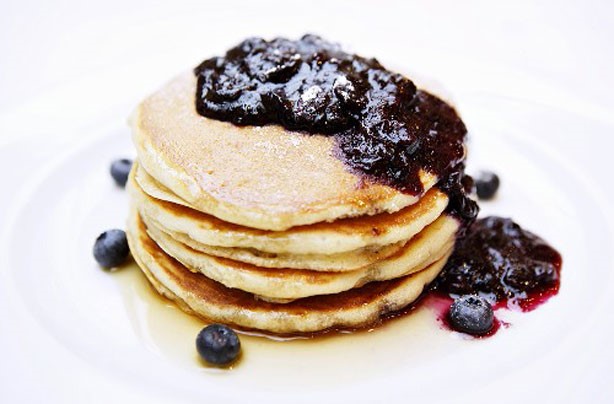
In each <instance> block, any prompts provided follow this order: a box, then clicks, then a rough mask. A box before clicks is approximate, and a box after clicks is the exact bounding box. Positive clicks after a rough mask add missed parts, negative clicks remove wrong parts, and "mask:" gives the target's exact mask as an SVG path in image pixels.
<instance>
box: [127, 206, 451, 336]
mask: <svg viewBox="0 0 614 404" xmlns="http://www.w3.org/2000/svg"><path fill="white" fill-rule="evenodd" d="M127 235H128V242H129V244H130V248H131V251H132V254H133V256H134V258H135V260H136V261H137V263H138V265H139V267H140V268H141V270H142V271H143V273H144V274H145V275H146V277H147V278H148V279H149V281H150V282H151V284H152V285H153V286H154V287H155V288H156V289H157V290H158V292H159V293H161V294H162V295H164V296H166V297H168V298H169V299H171V300H173V301H175V302H176V303H177V304H178V305H179V306H180V307H181V308H182V309H183V310H185V311H187V312H190V313H193V314H196V315H198V316H200V317H202V318H204V319H206V320H207V321H215V322H221V323H225V324H229V325H234V326H237V327H240V328H243V329H250V330H260V331H265V332H270V333H275V334H293V333H313V332H319V331H324V330H329V329H338V328H341V329H344V328H352V329H353V328H363V327H367V326H371V325H374V324H376V323H377V322H378V321H379V320H380V319H381V318H382V317H383V316H385V315H386V314H388V313H391V312H395V311H398V310H401V309H403V308H404V307H406V306H408V305H410V304H411V303H412V302H414V301H415V300H416V299H417V298H418V297H419V296H420V294H421V293H422V292H423V290H424V288H425V287H426V285H428V284H429V283H430V282H431V281H432V280H433V279H435V277H436V276H437V275H438V274H439V272H440V271H441V269H442V268H443V266H444V265H445V263H446V261H447V259H448V257H449V254H447V255H446V256H444V257H443V258H441V259H440V260H439V261H437V262H435V263H433V264H431V265H430V266H429V267H427V268H425V269H424V270H422V271H420V272H417V273H414V274H411V275H408V276H405V277H402V278H397V279H394V280H390V281H381V282H371V283H368V284H366V285H364V286H362V287H360V288H356V289H351V290H349V291H346V292H342V293H338V294H333V295H324V296H315V297H308V298H303V299H298V300H295V301H292V302H290V303H286V304H279V303H270V302H265V301H262V300H258V299H256V298H255V296H254V295H252V294H250V293H247V292H244V291H241V290H238V289H230V288H227V287H225V286H223V285H221V284H220V283H217V282H215V281H213V280H211V279H208V278H207V277H205V276H204V275H202V274H198V273H193V272H191V271H189V270H188V269H187V268H185V267H184V266H183V265H181V264H180V263H179V262H178V261H176V260H175V259H173V258H172V257H170V256H169V255H167V254H166V253H165V252H164V251H163V250H162V249H161V248H160V247H158V245H157V244H156V243H155V242H154V241H153V240H152V239H151V238H150V237H149V236H148V234H147V229H146V227H145V224H144V223H143V222H142V221H141V219H140V216H139V215H138V213H137V212H136V210H135V209H133V210H132V212H131V215H130V219H129V223H128V231H127Z"/></svg>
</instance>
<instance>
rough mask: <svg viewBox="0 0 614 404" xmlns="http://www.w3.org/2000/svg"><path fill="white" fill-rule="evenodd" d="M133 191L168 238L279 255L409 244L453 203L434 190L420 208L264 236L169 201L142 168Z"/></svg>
mask: <svg viewBox="0 0 614 404" xmlns="http://www.w3.org/2000/svg"><path fill="white" fill-rule="evenodd" d="M129 188H130V193H131V196H132V198H133V200H134V201H135V203H136V205H137V206H138V208H139V210H140V212H141V214H142V215H143V216H146V217H150V218H152V219H154V220H155V221H156V222H157V223H159V225H160V227H161V228H163V229H164V230H165V231H167V232H168V233H182V234H185V235H188V236H189V237H190V238H191V239H193V240H194V241H195V242H198V243H202V244H205V245H208V246H218V247H233V248H238V247H240V248H251V249H256V250H258V251H263V252H269V253H276V254H284V253H287V254H318V255H324V254H336V253H344V252H355V251H356V250H358V249H361V248H365V247H374V246H389V245H391V244H395V243H397V242H401V241H402V242H404V241H407V240H409V239H410V238H411V237H413V236H414V235H416V234H417V233H419V232H420V231H421V230H422V229H423V228H424V227H425V226H427V225H428V224H430V223H432V222H433V221H435V220H436V219H437V218H438V217H439V216H440V215H441V214H442V212H443V211H444V209H445V208H446V206H447V204H448V197H447V195H446V194H445V193H443V192H441V191H439V190H437V189H432V190H430V191H429V192H427V193H426V194H425V195H424V196H423V197H422V198H421V199H420V200H419V201H418V202H417V203H415V204H413V205H411V206H408V207H406V208H404V209H402V210H400V211H397V212H395V213H381V214H378V215H373V216H361V217H356V218H347V219H340V220H336V221H334V222H330V223H329V222H322V223H316V224H312V225H307V226H298V227H293V228H291V229H288V230H286V231H265V230H259V229H253V228H249V227H245V226H238V225H234V224H231V223H228V222H225V221H223V220H220V219H218V218H216V217H214V216H212V215H208V214H203V213H201V212H198V211H197V210H195V209H194V208H189V207H186V206H182V204H181V202H179V201H175V202H174V203H173V202H168V201H169V200H171V199H173V198H176V197H174V196H173V194H172V193H171V192H170V191H169V190H166V189H164V188H162V187H161V186H160V185H158V184H157V183H156V182H155V180H153V179H152V178H151V176H149V175H148V174H147V173H146V172H145V171H144V170H143V167H141V166H140V164H138V163H137V164H136V165H135V169H133V171H132V172H131V176H130V181H129ZM373 250H375V249H372V251H373ZM392 252H394V251H392ZM376 258H377V257H376ZM364 264H366V262H365V263H363V265H364ZM303 268H305V267H303Z"/></svg>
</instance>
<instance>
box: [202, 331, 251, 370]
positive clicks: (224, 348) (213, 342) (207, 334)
mask: <svg viewBox="0 0 614 404" xmlns="http://www.w3.org/2000/svg"><path fill="white" fill-rule="evenodd" d="M196 350H197V351H198V353H199V354H200V356H201V357H202V358H203V359H204V360H205V361H207V362H208V363H210V364H212V365H217V366H223V365H228V364H230V363H231V362H233V361H234V360H235V359H237V356H239V352H240V351H241V342H240V341H239V337H238V336H237V334H236V333H235V332H234V331H233V330H232V329H231V328H228V327H226V326H225V325H223V324H211V325H208V326H206V327H205V328H203V329H202V330H201V331H200V332H199V333H198V336H197V337H196Z"/></svg>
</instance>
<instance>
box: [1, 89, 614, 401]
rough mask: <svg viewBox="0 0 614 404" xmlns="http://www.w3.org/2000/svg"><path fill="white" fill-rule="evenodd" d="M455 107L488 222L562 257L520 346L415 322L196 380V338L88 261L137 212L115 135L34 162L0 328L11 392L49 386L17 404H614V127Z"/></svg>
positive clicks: (123, 141)
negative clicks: (612, 150)
mask: <svg viewBox="0 0 614 404" xmlns="http://www.w3.org/2000/svg"><path fill="white" fill-rule="evenodd" d="M459 101H460V104H459V110H460V112H461V114H462V116H463V119H464V120H465V122H467V124H468V126H469V129H470V133H471V140H470V155H469V166H468V171H469V172H470V173H471V172H472V171H476V170H478V169H482V168H485V169H491V170H494V171H495V172H497V173H499V174H500V176H501V179H502V187H501V189H500V192H499V194H498V197H497V198H496V200H494V201H492V202H488V203H482V204H481V206H482V212H481V215H486V214H497V215H501V216H509V217H512V218H514V219H515V220H516V221H517V222H518V223H520V224H521V225H522V226H523V227H525V228H527V229H529V230H532V231H534V232H535V233H537V234H539V235H541V236H543V237H544V238H545V239H546V240H548V241H549V242H550V243H551V244H552V245H553V246H555V247H556V248H557V249H558V250H559V251H560V252H561V253H562V255H563V272H562V285H561V290H560V293H559V295H557V296H555V297H554V298H552V299H551V300H550V301H548V302H547V303H546V304H545V305H543V306H542V307H540V308H539V309H537V310H536V311H534V312H531V313H526V314H519V313H512V312H504V313H499V314H500V315H501V317H502V318H503V319H506V320H508V321H509V322H511V324H512V326H511V327H510V328H507V329H502V330H501V331H500V332H499V333H498V334H497V335H495V336H494V337H492V338H489V339H485V340H471V339H467V338H464V337H462V336H461V335H458V334H455V333H451V332H449V331H445V330H443V329H441V328H440V327H439V325H438V323H437V321H436V318H435V314H434V313H433V312H431V311H430V310H429V309H428V308H426V307H422V308H419V309H418V310H417V311H416V312H414V313H413V314H412V315H410V316H406V317H403V318H400V319H396V320H394V321H391V322H388V323H386V324H385V325H384V326H381V327H378V328H376V329H375V330H372V331H370V332H360V333H356V334H350V335H338V336H335V337H326V338H319V339H314V340H293V341H271V340H268V339H265V338H262V337H254V336H243V339H242V342H243V349H244V354H243V357H242V359H241V361H240V363H239V364H238V365H237V366H235V368H234V369H232V370H230V371H220V370H217V369H210V368H207V367H206V366H203V364H202V363H200V362H199V361H198V359H197V357H196V354H195V350H194V338H195V336H196V333H197V332H198V330H199V329H200V328H201V327H202V326H203V323H202V322H200V321H199V320H196V319H194V318H192V317H190V316H187V315H185V314H183V313H182V312H181V311H179V310H178V309H176V308H175V307H174V306H173V305H172V304H170V303H169V302H167V301H164V300H162V299H159V298H156V297H155V295H154V292H153V291H152V290H150V289H149V287H148V285H147V284H146V282H145V280H144V278H143V277H142V276H141V275H140V273H139V271H138V268H137V267H136V266H135V265H134V264H129V265H127V266H126V267H124V268H122V269H121V270H119V271H116V272H112V273H111V272H105V271H103V270H101V269H99V268H98V267H97V265H96V264H95V262H94V261H93V258H92V255H91V248H92V244H93V240H94V239H95V238H96V236H97V235H98V234H99V233H100V232H102V231H104V230H106V229H108V228H114V227H117V228H123V227H124V222H125V219H126V215H127V211H128V209H127V208H128V206H127V205H128V199H127V195H126V193H125V192H124V191H123V190H121V189H119V188H118V187H116V186H115V185H114V184H113V182H112V180H111V179H110V177H109V175H108V165H109V162H110V161H111V160H113V159H114V158H118V157H123V156H130V155H132V154H133V148H132V146H131V144H130V138H129V132H128V130H127V129H126V128H124V127H122V126H121V125H116V122H122V121H123V117H120V118H118V119H117V120H116V121H115V120H106V121H105V122H104V125H99V126H98V129H91V130H90V132H89V133H88V134H87V136H84V140H83V141H82V142H81V144H79V145H78V146H74V147H73V148H71V149H69V150H66V151H62V152H61V153H57V154H56V155H55V156H54V157H53V158H52V159H47V158H41V160H45V161H46V163H45V164H44V165H43V166H42V167H41V169H40V170H39V171H38V175H36V176H35V177H33V178H31V179H30V181H29V182H28V183H26V184H21V185H20V186H19V187H18V191H16V193H15V198H14V200H13V203H12V208H11V209H10V210H9V211H7V214H6V224H5V225H4V226H3V227H4V233H3V239H2V245H1V248H2V254H1V255H2V260H3V266H2V272H1V276H2V278H1V280H2V286H1V291H2V293H3V297H2V299H3V300H2V301H1V302H2V303H3V304H2V307H1V308H0V312H1V313H2V318H3V319H6V321H9V322H7V323H8V324H15V325H14V329H13V331H14V332H12V333H11V334H10V335H8V336H4V337H2V338H3V340H0V342H2V346H1V347H0V350H1V352H2V353H3V356H5V357H8V359H9V363H14V364H15V365H14V366H15V368H14V370H15V373H16V374H17V375H18V376H19V377H18V378H17V379H16V380H17V384H16V386H13V387H12V389H14V390H15V391H17V390H18V389H20V386H19V383H21V382H23V383H25V382H26V381H27V380H28V379H29V380H38V381H40V382H41V384H40V386H41V389H40V391H39V392H32V391H30V392H23V393H22V394H23V397H26V398H29V399H36V398H38V399H41V398H42V397H45V399H46V400H47V402H49V400H51V401H57V402H66V401H70V400H74V401H81V400H82V399H84V398H88V399H91V400H92V401H100V402H101V401H105V400H108V399H117V398H118V397H119V398H122V399H127V398H130V399H131V400H133V401H137V402H140V401H147V402H158V401H159V402H165V401H168V400H174V401H175V400H185V401H190V402H192V401H193V402H196V401H202V400H203V399H204V398H206V399H208V400H209V399H215V398H224V399H225V400H226V402H235V401H237V402H238V401H246V400H248V401H249V402H265V401H266V402H267V403H271V402H314V400H319V401H322V402H332V401H339V402H343V401H344V400H348V399H350V398H351V400H352V401H353V402H374V401H382V400H392V401H395V402H396V401H402V400H406V399H408V398H411V399H412V400H413V399H420V400H428V402H450V401H451V400H460V401H465V400H470V399H472V397H473V398H475V397H493V396H495V395H496V396H498V397H500V396H501V394H502V393H501V391H502V390H504V391H505V397H504V398H502V399H501V400H502V401H503V402H508V401H509V402H512V401H514V400H517V399H520V398H522V397H523V396H524V395H526V394H528V393H530V394H532V395H534V396H535V397H536V398H540V397H541V398H548V400H551V401H557V399H558V400H559V401H567V400H570V399H572V398H573V397H577V398H578V397H582V398H586V397H588V396H591V395H592V396H593V397H595V398H598V397H604V396H599V395H597V393H595V391H597V392H599V394H606V395H607V394H609V395H610V396H611V394H612V393H611V387H606V384H605V383H606V380H605V376H604V375H605V374H607V373H605V372H606V370H607V369H611V363H612V361H610V362H608V360H611V357H612V354H611V353H608V352H605V353H604V352H603V350H604V349H605V348H604V347H605V346H606V345H605V342H606V338H605V337H604V335H606V334H609V335H611V333H612V332H613V331H614V327H613V321H612V319H611V317H612V316H611V315H606V314H605V313H606V311H605V308H607V302H608V300H607V299H608V297H609V296H611V293H612V290H613V278H612V262H613V261H612V246H613V245H614V242H613V240H614V239H613V237H612V225H611V223H612V219H611V215H610V212H609V210H608V208H607V206H608V204H607V199H606V194H605V192H604V191H603V190H602V189H601V186H600V185H602V184H604V183H603V182H602V177H600V176H601V175H602V173H601V171H598V169H597V167H599V163H601V164H603V161H599V159H602V158H604V157H603V156H605V152H604V150H605V149H606V148H607V147H611V146H612V144H611V141H610V140H608V141H606V142H609V143H610V144H607V143H606V144H603V142H604V140H603V139H604V135H603V134H604V133H611V132H612V126H610V125H609V124H607V123H603V122H599V121H596V120H592V119H589V118H587V117H584V116H581V115H575V114H573V113H570V112H568V111H565V110H561V109H557V108H555V107H552V106H543V105H538V104H529V103H527V102H524V101H522V102H521V101H520V100H514V99H507V98H502V97H498V96H493V95H488V94H472V93H465V94H461V95H460V96H459ZM105 125H107V126H105ZM34 140H36V139H34ZM587 144H593V145H595V144H603V149H602V150H594V149H593V148H589V147H586V145H587ZM28 150H29V149H28V144H26V143H24V144H22V145H16V146H13V147H7V146H5V147H4V148H2V149H0V157H3V158H5V159H9V158H13V159H14V158H15V153H17V154H19V153H23V154H24V155H27V154H28V153H29V152H28ZM10 156H12V157H10ZM610 195H611V193H610ZM602 344H603V345H602ZM610 351H611V350H610ZM602 372H603V373H602ZM26 375H27V377H26ZM43 380H44V381H43ZM565 380H575V383H574V385H573V386H571V385H569V383H561V382H564V381H565ZM510 386H515V387H514V388H510ZM553 386H557V387H556V388H553ZM21 387H23V384H22V386H21Z"/></svg>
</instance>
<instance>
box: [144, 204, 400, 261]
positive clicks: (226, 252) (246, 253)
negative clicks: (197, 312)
mask: <svg viewBox="0 0 614 404" xmlns="http://www.w3.org/2000/svg"><path fill="white" fill-rule="evenodd" d="M141 217H142V219H143V220H144V221H145V222H146V223H147V224H148V226H149V225H151V226H153V227H155V228H157V229H159V230H160V231H163V232H164V233H165V234H167V235H168V236H170V237H171V238H172V239H174V240H175V241H176V242H179V243H182V244H185V245H186V246H188V247H190V248H192V249H194V250H197V251H200V252H203V253H205V254H209V255H214V256H216V257H222V258H228V259H231V260H234V261H240V262H244V263H247V264H251V265H256V266H260V267H265V268H296V269H309V270H312V271H329V272H330V271H333V272H334V271H353V270H355V269H358V268H362V267H364V266H367V265H371V264H374V263H376V262H378V261H380V260H383V259H386V258H388V257H390V256H392V255H394V254H396V253H397V252H398V251H400V250H401V249H402V248H403V246H404V245H405V243H406V241H399V242H398V243H395V244H389V245H386V246H370V247H365V248H360V249H358V250H354V251H348V252H342V253H336V254H291V253H290V254H288V253H268V252H264V251H260V250H256V249H254V248H235V247H216V246H209V245H206V244H202V243H199V242H198V241H195V240H193V239H192V238H191V237H190V236H188V235H186V234H183V233H177V232H171V231H168V230H167V229H165V228H164V227H163V226H161V225H160V223H158V222H157V221H156V220H154V219H152V218H151V217H148V216H145V215H141Z"/></svg>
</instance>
